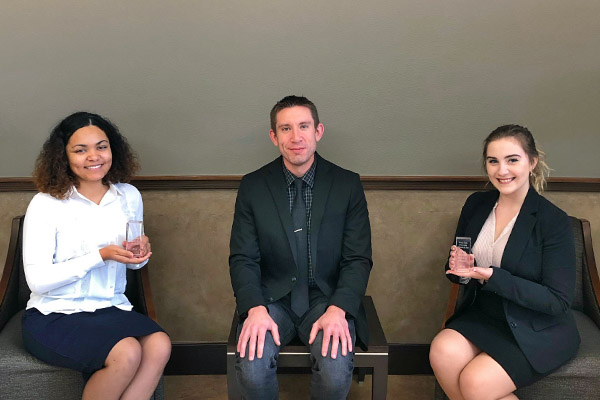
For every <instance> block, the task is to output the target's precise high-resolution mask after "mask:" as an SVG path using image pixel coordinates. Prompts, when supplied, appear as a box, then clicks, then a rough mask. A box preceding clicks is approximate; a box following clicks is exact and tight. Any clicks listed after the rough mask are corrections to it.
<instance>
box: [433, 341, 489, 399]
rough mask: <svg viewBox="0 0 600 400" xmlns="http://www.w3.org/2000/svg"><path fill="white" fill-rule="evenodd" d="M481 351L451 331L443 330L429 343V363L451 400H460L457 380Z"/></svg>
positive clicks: (461, 396)
mask: <svg viewBox="0 0 600 400" xmlns="http://www.w3.org/2000/svg"><path fill="white" fill-rule="evenodd" d="M479 353H481V350H479V348H478V347H477V346H475V345H474V344H473V343H471V342H470V341H469V340H467V338H465V337H464V336H463V335H461V334H460V333H458V332H457V331H455V330H452V329H444V330H442V331H441V332H440V333H438V334H437V336H436V337H435V338H434V339H433V341H432V342H431V348H430V350H429V362H430V363H431V368H432V369H433V372H434V374H435V377H436V378H437V380H438V382H439V384H440V386H441V387H442V389H444V392H445V393H446V395H447V396H448V397H449V398H450V399H452V400H461V399H463V398H464V397H463V395H462V393H461V389H460V385H459V378H460V376H461V373H462V371H463V369H464V368H465V367H466V366H467V365H468V364H469V363H470V362H471V361H472V360H473V359H474V358H475V357H476V356H477V355H478V354H479Z"/></svg>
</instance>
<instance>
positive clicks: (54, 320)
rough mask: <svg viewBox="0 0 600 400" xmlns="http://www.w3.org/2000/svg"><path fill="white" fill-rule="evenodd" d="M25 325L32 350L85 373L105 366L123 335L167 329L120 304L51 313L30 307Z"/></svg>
mask: <svg viewBox="0 0 600 400" xmlns="http://www.w3.org/2000/svg"><path fill="white" fill-rule="evenodd" d="M22 326H23V329H22V330H23V343H24V344H25V348H26V349H27V350H28V351H29V352H30V353H31V354H33V355H34V356H36V357H37V358H39V359H40V360H42V361H44V362H46V363H48V364H51V365H56V366H59V367H65V368H70V369H74V370H77V371H81V372H83V373H84V374H86V375H89V374H93V373H94V372H96V371H98V370H100V369H102V368H104V361H105V360H106V357H108V353H110V351H111V350H112V348H113V347H114V346H115V345H116V344H117V343H118V342H119V341H121V340H122V339H124V338H126V337H141V336H146V335H150V334H152V333H155V332H164V330H163V329H162V328H161V327H160V326H159V325H158V324H157V323H156V322H154V321H153V320H151V319H150V318H148V317H147V316H145V315H143V314H140V313H138V312H135V311H124V310H121V309H119V308H117V307H108V308H101V309H99V310H96V311H94V312H77V313H73V314H61V313H50V314H48V315H44V314H42V313H41V312H39V311H38V310H37V309H35V308H30V309H29V310H26V311H25V312H24V313H23V321H22Z"/></svg>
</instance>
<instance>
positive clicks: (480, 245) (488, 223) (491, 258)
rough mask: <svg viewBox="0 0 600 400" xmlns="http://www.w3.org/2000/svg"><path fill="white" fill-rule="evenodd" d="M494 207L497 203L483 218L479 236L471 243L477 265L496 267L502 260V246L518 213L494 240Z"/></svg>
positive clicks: (503, 246)
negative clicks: (483, 221)
mask: <svg viewBox="0 0 600 400" xmlns="http://www.w3.org/2000/svg"><path fill="white" fill-rule="evenodd" d="M496 207H498V203H496V204H495V205H494V208H493V209H492V212H490V215H489V216H488V217H487V219H486V220H485V223H484V224H483V227H482V228H481V232H479V236H477V240H476V241H475V244H474V245H473V255H474V256H475V260H477V266H478V267H486V268H488V267H490V266H492V265H493V266H494V267H498V268H501V267H502V266H501V265H500V264H501V262H502V254H504V248H505V247H506V243H507V242H508V238H509V237H510V233H511V232H512V228H513V226H514V225H515V221H516V220H517V216H518V215H519V214H518V213H517V214H516V215H515V216H514V217H513V218H512V219H511V220H510V221H509V222H508V224H506V227H505V228H504V229H503V230H502V233H500V236H498V238H497V239H496V241H494V233H495V232H496Z"/></svg>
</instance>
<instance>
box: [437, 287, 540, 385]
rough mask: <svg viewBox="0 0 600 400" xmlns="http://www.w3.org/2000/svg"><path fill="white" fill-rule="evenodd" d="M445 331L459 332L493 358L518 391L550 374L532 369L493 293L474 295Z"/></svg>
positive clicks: (480, 292)
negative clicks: (472, 301) (471, 303)
mask: <svg viewBox="0 0 600 400" xmlns="http://www.w3.org/2000/svg"><path fill="white" fill-rule="evenodd" d="M446 328H449V329H453V330H455V331H458V332H460V334H461V335H463V336H464V337H466V338H467V339H468V340H469V341H470V342H471V343H473V344H474V345H475V346H477V347H479V348H480V349H481V351H483V352H484V353H487V354H488V355H489V356H490V357H492V358H493V359H494V360H495V361H496V362H497V363H498V364H500V366H502V368H503V369H504V370H505V371H506V373H507V374H508V375H509V376H510V378H511V379H512V381H513V383H514V384H515V386H516V387H517V389H518V388H521V387H524V386H528V385H531V384H532V383H534V382H535V381H537V380H539V379H541V378H543V377H544V376H546V375H548V374H549V373H550V372H547V373H545V374H540V373H539V372H537V371H536V370H535V369H534V368H533V367H532V366H531V364H530V363H529V360H527V357H525V354H523V351H522V350H521V348H520V347H519V345H518V344H517V341H516V340H515V338H514V336H513V333H512V331H511V329H510V327H509V326H508V322H507V321H506V316H505V315H504V308H503V306H502V298H501V297H500V296H498V295H496V294H494V293H489V292H483V291H479V292H477V297H476V298H475V302H474V304H473V305H471V306H470V307H469V308H468V309H467V310H465V311H464V312H463V313H461V314H460V315H459V316H457V317H456V318H454V319H452V321H450V322H449V323H448V324H446Z"/></svg>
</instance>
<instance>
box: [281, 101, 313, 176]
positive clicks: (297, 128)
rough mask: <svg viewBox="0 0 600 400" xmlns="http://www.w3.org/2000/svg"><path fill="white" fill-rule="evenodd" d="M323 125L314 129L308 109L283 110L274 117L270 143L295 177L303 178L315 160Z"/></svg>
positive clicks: (290, 108)
mask: <svg viewBox="0 0 600 400" xmlns="http://www.w3.org/2000/svg"><path fill="white" fill-rule="evenodd" d="M323 131H324V128H323V124H318V125H317V126H316V127H315V122H314V120H313V117H312V114H311V112H310V109H309V108H308V107H304V106H294V107H289V108H284V109H283V110H281V111H279V112H278V113H277V116H276V124H275V131H273V130H272V129H271V130H270V131H269V136H270V138H271V141H272V142H273V144H274V145H275V146H277V147H278V148H279V152H280V153H281V155H282V156H283V163H284V164H285V166H286V168H287V169H288V170H289V171H290V172H291V173H292V174H294V175H296V176H297V177H301V176H304V174H305V173H306V171H308V169H309V168H310V166H311V165H312V163H313V160H314V159H315V151H316V150H317V142H318V141H319V140H321V137H323Z"/></svg>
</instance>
